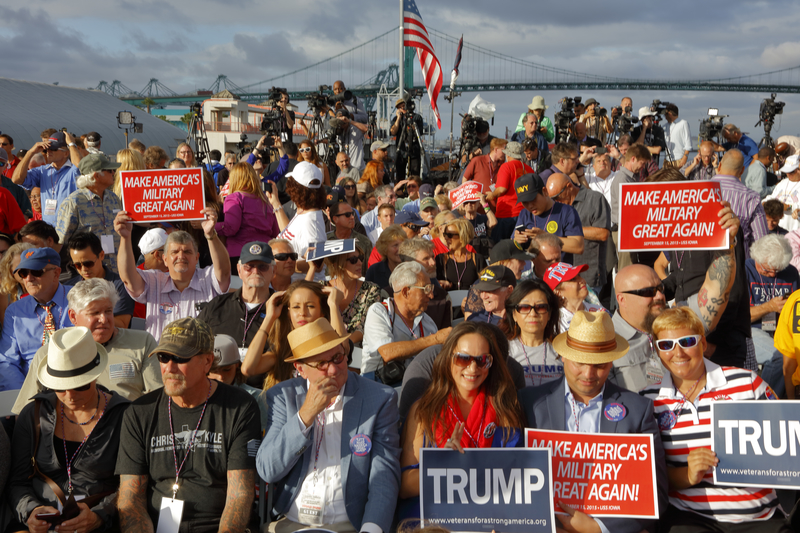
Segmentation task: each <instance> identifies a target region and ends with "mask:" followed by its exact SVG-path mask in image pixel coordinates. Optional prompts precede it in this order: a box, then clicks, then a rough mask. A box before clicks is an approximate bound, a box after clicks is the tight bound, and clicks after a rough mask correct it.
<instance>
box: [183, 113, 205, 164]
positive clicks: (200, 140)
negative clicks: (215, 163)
mask: <svg viewBox="0 0 800 533" xmlns="http://www.w3.org/2000/svg"><path fill="white" fill-rule="evenodd" d="M202 109H203V107H202V105H201V104H199V103H196V104H194V105H193V106H192V118H191V120H190V121H189V128H188V129H189V135H187V136H186V143H187V144H189V145H191V141H194V146H195V151H196V153H195V154H194V158H195V161H197V163H199V164H203V161H204V160H205V159H206V157H208V153H209V152H210V151H211V150H210V149H209V147H208V135H206V124H205V122H203V116H202V114H201V111H202Z"/></svg>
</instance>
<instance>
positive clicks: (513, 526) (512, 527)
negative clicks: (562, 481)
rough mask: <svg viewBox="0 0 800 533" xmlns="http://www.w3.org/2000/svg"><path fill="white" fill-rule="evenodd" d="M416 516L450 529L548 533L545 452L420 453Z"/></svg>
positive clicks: (549, 499) (551, 524) (552, 520)
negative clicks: (418, 495) (418, 503)
mask: <svg viewBox="0 0 800 533" xmlns="http://www.w3.org/2000/svg"><path fill="white" fill-rule="evenodd" d="M419 468H420V502H421V512H422V515H421V518H422V520H424V523H426V524H438V525H441V526H443V527H445V528H447V529H449V530H450V531H474V532H483V531H492V530H493V529H494V530H497V531H502V532H503V533H539V532H548V533H552V532H555V530H556V523H555V516H554V514H553V483H552V479H553V478H552V475H551V471H550V450H549V449H531V448H497V449H492V448H475V449H466V450H465V453H463V454H461V453H458V452H456V451H453V450H449V449H439V448H423V449H422V450H420V457H419Z"/></svg>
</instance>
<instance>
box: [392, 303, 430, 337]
mask: <svg viewBox="0 0 800 533" xmlns="http://www.w3.org/2000/svg"><path fill="white" fill-rule="evenodd" d="M392 307H393V308H394V312H393V313H392V324H391V327H392V330H394V317H396V316H397V304H395V303H394V298H392ZM400 320H402V321H403V324H405V326H406V327H407V328H408V331H409V333H411V336H412V337H414V340H417V339H420V338H422V337H424V336H425V330H424V329H422V320H420V321H419V337H417V334H416V333H414V321H413V320H412V321H411V325H410V326H409V325H408V322H406V319H405V318H403V315H400Z"/></svg>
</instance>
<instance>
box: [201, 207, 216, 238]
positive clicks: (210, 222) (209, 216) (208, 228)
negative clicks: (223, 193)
mask: <svg viewBox="0 0 800 533" xmlns="http://www.w3.org/2000/svg"><path fill="white" fill-rule="evenodd" d="M201 213H203V214H204V215H205V217H206V219H205V220H204V221H202V222H201V223H200V227H202V228H203V234H204V235H205V236H206V239H212V238H213V237H216V235H217V234H216V233H215V232H214V227H215V226H216V225H217V211H216V209H214V208H213V207H206V208H204V209H203V210H202V211H201ZM209 234H211V235H212V237H209V236H208V235H209Z"/></svg>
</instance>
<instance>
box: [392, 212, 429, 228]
mask: <svg viewBox="0 0 800 533" xmlns="http://www.w3.org/2000/svg"><path fill="white" fill-rule="evenodd" d="M394 223H395V224H399V225H403V224H411V225H412V226H419V227H421V228H422V227H425V226H427V225H428V224H430V222H425V221H424V220H422V217H420V216H419V213H409V212H408V211H399V212H398V213H397V216H395V217H394Z"/></svg>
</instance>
